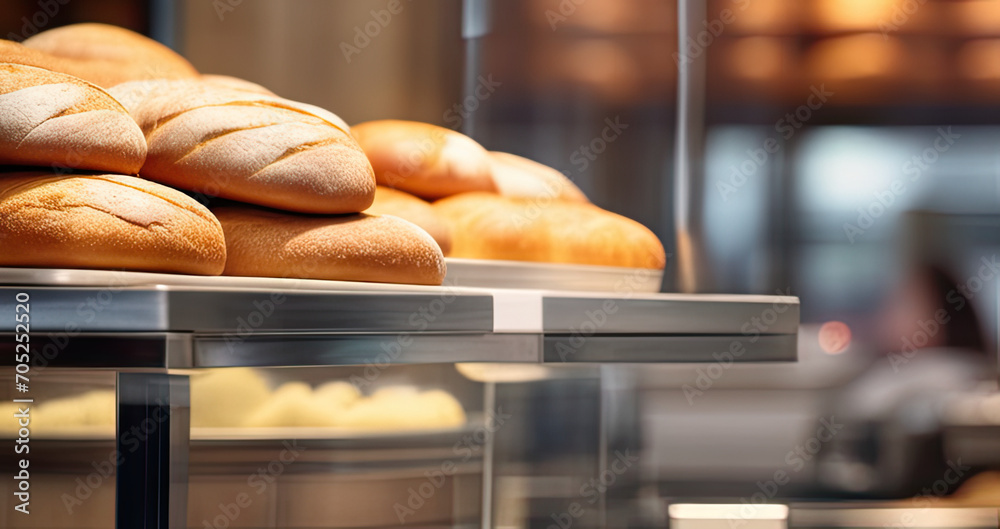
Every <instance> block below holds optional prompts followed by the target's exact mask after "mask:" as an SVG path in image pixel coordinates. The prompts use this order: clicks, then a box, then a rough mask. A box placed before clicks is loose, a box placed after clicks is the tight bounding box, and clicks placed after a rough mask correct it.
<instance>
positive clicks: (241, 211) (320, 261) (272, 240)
mask: <svg viewBox="0 0 1000 529" xmlns="http://www.w3.org/2000/svg"><path fill="white" fill-rule="evenodd" d="M213 212H214V213H215V215H216V216H217V217H218V218H219V221H220V222H221V223H222V228H223V230H225V233H226V247H227V253H228V257H227V260H226V271H225V274H226V275H231V276H260V277H292V278H299V279H330V280H339V281H371V282H377V283H410V284H417V285H440V284H441V282H442V281H444V274H445V264H444V255H442V253H441V249H440V248H439V247H438V245H437V243H435V242H434V239H432V238H431V237H430V235H428V234H427V232H425V231H424V230H422V229H420V228H418V227H417V226H416V225H414V224H411V223H410V222H407V221H405V220H403V219H399V218H396V217H391V216H385V217H381V216H373V215H366V214H364V213H361V214H357V215H344V216H336V217H327V216H314V215H295V214H290V213H283V212H279V211H274V210H265V209H259V208H253V207H250V206H223V207H218V208H215V209H214V210H213Z"/></svg>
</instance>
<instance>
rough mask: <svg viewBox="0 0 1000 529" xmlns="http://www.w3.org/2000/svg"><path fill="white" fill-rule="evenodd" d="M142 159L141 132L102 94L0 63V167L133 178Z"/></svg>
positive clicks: (30, 69)
mask: <svg viewBox="0 0 1000 529" xmlns="http://www.w3.org/2000/svg"><path fill="white" fill-rule="evenodd" d="M145 159H146V140H145V139H144V138H143V136H142V131H141V130H139V126H138V125H136V123H135V121H134V120H133V119H132V118H131V117H130V116H129V114H128V111H127V110H125V107H123V106H122V105H121V104H120V103H118V102H117V101H115V100H114V98H112V97H111V96H110V95H108V93H107V92H105V91H104V90H103V89H101V88H99V87H97V86H94V85H92V84H90V83H88V82H86V81H84V80H82V79H77V78H76V77H72V76H69V75H65V74H61V73H55V72H50V71H48V70H43V69H41V68H35V67H32V66H24V65H21V64H10V63H0V164H8V165H41V166H50V167H57V168H69V169H86V170H93V171H109V172H113V173H122V174H135V173H137V172H139V168H140V167H142V164H143V162H144V161H145Z"/></svg>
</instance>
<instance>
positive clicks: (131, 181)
mask: <svg viewBox="0 0 1000 529" xmlns="http://www.w3.org/2000/svg"><path fill="white" fill-rule="evenodd" d="M88 181H99V182H105V183H110V184H114V185H119V186H123V187H127V188H129V189H133V190H135V191H139V192H142V193H145V194H147V195H150V196H152V197H155V198H157V199H159V200H162V201H163V202H166V203H168V204H170V205H172V206H175V207H177V208H180V209H182V210H185V211H187V212H188V213H190V214H192V215H195V216H197V217H200V218H201V219H203V220H205V221H207V222H209V223H211V224H218V220H216V218H215V216H214V215H212V213H211V212H210V211H209V210H208V208H206V207H205V206H203V205H201V204H199V203H198V201H196V200H194V199H192V198H191V197H189V196H187V195H185V194H184V193H181V192H180V191H177V190H176V189H172V188H170V187H167V186H164V185H160V184H157V183H155V182H150V181H148V180H143V179H142V178H136V177H133V176H125V175H114V174H87V175H72V176H54V175H52V174H51V173H46V172H44V171H37V172H34V171H28V172H13V173H0V202H7V201H16V200H17V199H16V196H17V195H20V194H24V193H25V192H26V191H28V190H30V189H34V188H38V187H43V186H48V188H49V189H53V190H56V191H55V192H54V194H53V200H54V201H55V200H65V201H67V203H76V202H86V203H87V205H86V207H89V208H92V209H100V210H101V211H104V212H105V213H107V214H108V215H111V216H114V217H118V218H121V219H123V220H125V221H127V222H129V223H131V224H135V225H137V226H149V225H150V224H152V223H154V222H156V220H155V219H153V218H150V217H149V211H148V210H147V209H146V208H144V207H142V205H141V204H135V203H126V202H118V201H115V200H114V199H113V198H112V197H108V196H105V195H101V194H95V193H85V194H81V195H73V194H72V193H65V192H62V191H59V189H66V188H70V187H72V188H78V187H79V186H78V184H81V183H82V184H85V183H86V182H88ZM53 184H59V185H53ZM79 188H80V189H86V188H85V187H79ZM101 204H103V205H101ZM67 207H74V206H72V205H69V206H67Z"/></svg>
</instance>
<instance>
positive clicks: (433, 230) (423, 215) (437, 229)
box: [365, 186, 451, 255]
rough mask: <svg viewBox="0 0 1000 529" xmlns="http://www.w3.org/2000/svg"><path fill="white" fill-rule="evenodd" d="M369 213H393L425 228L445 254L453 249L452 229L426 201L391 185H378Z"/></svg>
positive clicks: (367, 211)
mask: <svg viewBox="0 0 1000 529" xmlns="http://www.w3.org/2000/svg"><path fill="white" fill-rule="evenodd" d="M365 213H367V214H369V215H393V216H396V217H399V218H401V219H405V220H408V221H410V222H412V223H414V224H416V225H417V226H420V227H421V228H423V230H424V231H426V232H427V233H428V234H430V236H431V237H433V238H434V240H435V241H437V243H438V246H440V247H441V251H442V252H444V254H445V255H448V254H449V252H450V251H451V229H450V228H449V227H448V223H446V222H445V221H444V219H442V218H441V216H440V215H438V214H437V213H436V212H435V211H434V208H433V207H431V205H430V204H429V203H427V202H426V201H424V200H422V199H420V198H417V197H415V196H413V195H411V194H409V193H404V192H403V191H400V190H398V189H393V188H391V187H385V186H378V187H377V188H376V189H375V202H374V203H373V204H372V207H370V208H368V209H367V210H365Z"/></svg>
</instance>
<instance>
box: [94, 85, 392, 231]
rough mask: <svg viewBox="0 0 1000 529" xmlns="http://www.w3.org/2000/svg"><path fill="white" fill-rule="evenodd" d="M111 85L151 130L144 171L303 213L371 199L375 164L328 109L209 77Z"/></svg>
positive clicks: (356, 206) (352, 206) (334, 210)
mask: <svg viewBox="0 0 1000 529" xmlns="http://www.w3.org/2000/svg"><path fill="white" fill-rule="evenodd" d="M109 92H110V93H111V94H112V95H113V96H115V97H116V98H117V99H118V100H119V101H120V102H121V103H122V104H123V105H125V107H126V108H128V109H129V112H130V113H131V115H132V117H133V118H135V120H136V121H137V122H138V123H139V126H140V127H141V128H142V130H143V133H144V134H145V136H146V141H147V142H148V144H149V155H148V156H147V158H146V163H145V165H144V166H143V168H142V175H143V176H144V177H146V178H149V179H151V180H155V181H158V182H162V183H165V184H168V185H172V186H175V187H179V188H181V189H187V190H191V191H194V192H196V193H204V194H207V195H211V196H219V197H222V198H227V199H231V200H236V201H239V202H246V203H251V204H257V205H261V206H267V207H272V208H276V209H281V210H285V211H296V212H300V213H314V214H343V213H356V212H359V211H363V210H365V209H366V208H368V207H369V206H371V203H372V200H373V198H374V195H375V177H374V175H373V174H372V168H371V164H369V163H368V159H367V158H366V157H365V153H364V152H362V150H361V147H360V146H359V145H358V143H357V141H355V140H354V137H353V136H351V134H350V132H349V131H348V129H347V124H346V123H344V122H343V120H341V119H340V118H339V117H337V116H336V115H334V114H332V113H330V112H328V111H325V110H322V109H319V108H316V107H314V106H311V105H307V104H303V103H299V102H296V101H291V100H287V99H282V98H280V97H277V96H269V95H266V94H257V93H253V92H248V91H244V90H234V89H230V88H221V87H218V86H215V85H212V84H210V83H206V82H204V81H201V80H197V81H169V80H153V81H136V82H131V83H123V84H121V85H118V86H115V87H113V88H111V89H110V90H109Z"/></svg>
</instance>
